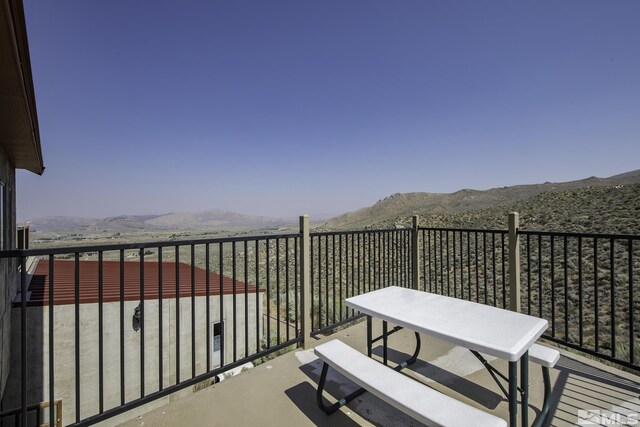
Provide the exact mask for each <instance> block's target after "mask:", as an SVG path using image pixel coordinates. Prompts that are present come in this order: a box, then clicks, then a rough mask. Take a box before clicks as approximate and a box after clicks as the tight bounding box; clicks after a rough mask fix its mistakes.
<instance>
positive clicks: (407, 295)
mask: <svg viewBox="0 0 640 427" xmlns="http://www.w3.org/2000/svg"><path fill="white" fill-rule="evenodd" d="M346 304H347V306H349V307H351V308H353V309H356V310H358V311H360V312H361V313H363V314H366V315H367V320H368V321H367V328H368V330H367V341H368V342H367V346H368V350H369V356H370V355H371V344H372V341H373V340H372V338H371V318H378V319H381V320H382V321H383V337H382V338H383V339H384V354H385V357H384V359H385V364H386V347H387V345H386V344H387V340H386V336H387V322H388V323H391V324H393V325H398V326H400V327H403V328H407V329H410V330H413V331H415V332H416V333H417V334H423V335H426V336H432V337H435V338H438V339H441V340H444V341H447V342H450V343H452V344H454V345H458V346H461V347H465V348H468V349H469V350H472V351H475V352H479V353H483V354H487V355H490V356H494V357H497V358H500V359H504V360H507V361H508V362H509V373H508V382H509V390H508V399H509V425H511V426H516V425H517V411H518V409H517V407H518V405H517V401H518V394H521V404H522V425H523V426H525V425H528V410H527V409H528V408H527V406H528V389H529V384H528V350H529V348H530V347H531V346H532V345H533V344H534V343H535V342H536V340H537V339H538V338H540V336H541V335H542V334H543V333H544V331H545V330H546V329H547V327H548V322H547V321H546V320H544V319H540V318H538V317H533V316H528V315H526V314H521V313H516V312H513V311H509V310H504V309H501V308H496V307H491V306H487V305H483V304H479V303H475V302H471V301H466V300H462V299H457V298H451V297H446V296H442V295H436V294H432V293H429V292H423V291H418V290H414V289H408V288H402V287H397V286H390V287H387V288H383V289H379V290H375V291H372V292H368V293H365V294H361V295H357V296H354V297H351V298H347V299H346ZM416 337H417V338H418V340H419V336H418V335H416ZM418 345H419V341H418ZM416 353H417V351H416ZM416 355H417V354H416ZM518 365H520V371H521V381H520V393H519V391H518Z"/></svg>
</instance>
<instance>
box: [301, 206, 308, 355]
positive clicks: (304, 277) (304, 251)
mask: <svg viewBox="0 0 640 427" xmlns="http://www.w3.org/2000/svg"><path fill="white" fill-rule="evenodd" d="M300 234H301V238H300V311H301V316H300V327H301V329H302V348H305V349H307V348H311V274H310V267H311V258H310V257H309V253H310V250H311V237H310V235H309V216H308V215H301V216H300Z"/></svg>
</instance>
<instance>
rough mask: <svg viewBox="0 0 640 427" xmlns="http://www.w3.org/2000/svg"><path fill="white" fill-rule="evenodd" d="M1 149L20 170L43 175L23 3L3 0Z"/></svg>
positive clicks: (0, 1)
mask: <svg viewBox="0 0 640 427" xmlns="http://www.w3.org/2000/svg"><path fill="white" fill-rule="evenodd" d="M0 112H1V113H0V146H2V148H3V149H4V151H5V152H6V154H7V156H8V157H9V159H10V160H11V162H12V163H13V165H14V167H16V168H17V169H26V170H28V171H31V172H34V173H37V174H38V175H41V174H42V172H44V162H43V159H42V148H41V146H40V131H39V128H38V115H37V111H36V100H35V95H34V90H33V77H32V75H31V61H30V59H29V44H28V42H27V28H26V24H25V19H24V8H23V4H22V0H0Z"/></svg>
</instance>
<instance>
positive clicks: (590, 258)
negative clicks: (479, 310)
mask: <svg viewBox="0 0 640 427" xmlns="http://www.w3.org/2000/svg"><path fill="white" fill-rule="evenodd" d="M419 233H420V243H419V246H420V248H419V249H420V253H421V259H420V261H419V263H420V266H419V267H420V271H421V274H420V278H419V285H418V287H419V289H422V290H426V291H429V292H434V293H438V294H441V295H447V296H452V297H456V298H463V299H467V300H470V301H475V302H480V303H483V304H489V305H493V306H496V307H501V308H509V307H510V292H509V245H510V242H509V234H508V231H507V230H481V229H453V228H420V229H419ZM517 234H518V235H519V236H520V239H519V240H520V243H519V245H520V246H519V252H520V256H521V258H520V265H519V273H517V274H519V275H520V281H521V291H520V304H521V311H522V312H524V313H527V314H530V315H532V316H537V317H541V318H544V319H547V320H548V321H549V329H548V331H547V333H546V334H545V335H543V337H544V338H548V339H550V340H552V341H554V342H557V343H559V344H562V345H565V346H567V347H570V348H573V349H576V350H580V351H583V352H585V353H587V354H591V355H594V356H597V357H600V358H602V359H605V360H608V361H611V362H615V363H618V364H620V365H622V366H626V367H630V368H633V369H636V370H638V369H640V362H639V361H638V354H639V352H640V347H639V343H640V337H639V336H638V334H639V331H640V324H639V321H640V319H638V316H636V315H635V313H636V312H637V310H638V309H639V308H640V302H638V298H637V297H636V295H638V293H639V292H640V283H638V278H637V274H635V275H634V271H637V270H638V268H640V242H638V240H640V236H635V235H622V234H593V233H562V232H541V231H524V230H518V231H517Z"/></svg>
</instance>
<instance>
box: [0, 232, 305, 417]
mask: <svg viewBox="0 0 640 427" xmlns="http://www.w3.org/2000/svg"><path fill="white" fill-rule="evenodd" d="M300 236H301V235H300V234H298V233H295V234H280V235H266V236H259V237H234V238H221V239H201V240H185V241H169V242H149V243H139V244H122V245H100V246H82V247H72V248H55V249H30V250H14V251H5V252H0V258H17V259H18V260H19V263H20V266H21V268H20V272H21V273H20V286H19V294H18V296H17V299H16V302H14V308H13V310H12V312H13V318H14V321H17V322H18V324H14V325H13V329H14V330H19V331H20V333H19V334H18V337H19V338H18V340H19V344H17V346H16V347H13V349H12V353H13V354H12V357H13V359H14V364H13V366H14V367H15V369H13V371H12V372H13V375H12V376H11V377H10V378H9V380H8V381H9V382H8V383H7V386H6V388H5V393H4V396H3V404H4V407H5V408H11V407H17V408H20V421H21V422H20V425H31V424H33V422H35V418H33V417H34V416H35V415H33V414H32V413H31V412H29V410H28V409H29V408H30V407H31V405H33V404H38V403H41V402H49V404H50V405H52V406H53V405H54V404H55V402H56V401H58V400H59V399H61V400H62V405H63V406H64V414H65V420H66V421H65V422H66V423H68V422H75V423H83V424H93V423H95V422H98V421H102V420H105V419H107V418H110V417H112V416H115V415H117V414H120V413H123V412H125V411H129V410H131V409H133V408H135V407H137V406H140V405H142V404H145V403H149V402H151V401H154V400H156V399H158V398H160V397H163V396H166V395H168V394H170V393H173V392H176V391H178V390H180V389H184V388H186V387H189V386H196V385H197V384H198V383H201V382H203V381H205V380H211V379H212V378H213V377H215V376H216V375H219V374H222V373H224V372H225V371H228V370H230V369H233V368H239V367H241V366H243V365H244V364H246V363H247V362H251V361H256V360H260V359H261V358H263V357H266V356H268V355H270V354H271V353H274V352H277V351H280V350H283V349H285V348H287V347H289V346H292V345H294V344H297V343H299V342H300V341H301V339H302V338H301V336H300V334H299V329H300V316H299V297H300V284H299V271H298V258H299V255H298V254H299V251H300ZM33 260H38V264H37V267H35V270H34V269H32V271H30V270H28V268H27V266H28V264H29V265H31V264H32V261H33ZM14 343H15V341H14ZM56 421H57V420H56V419H55V413H54V411H51V412H50V420H49V422H50V425H55V424H56Z"/></svg>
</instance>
